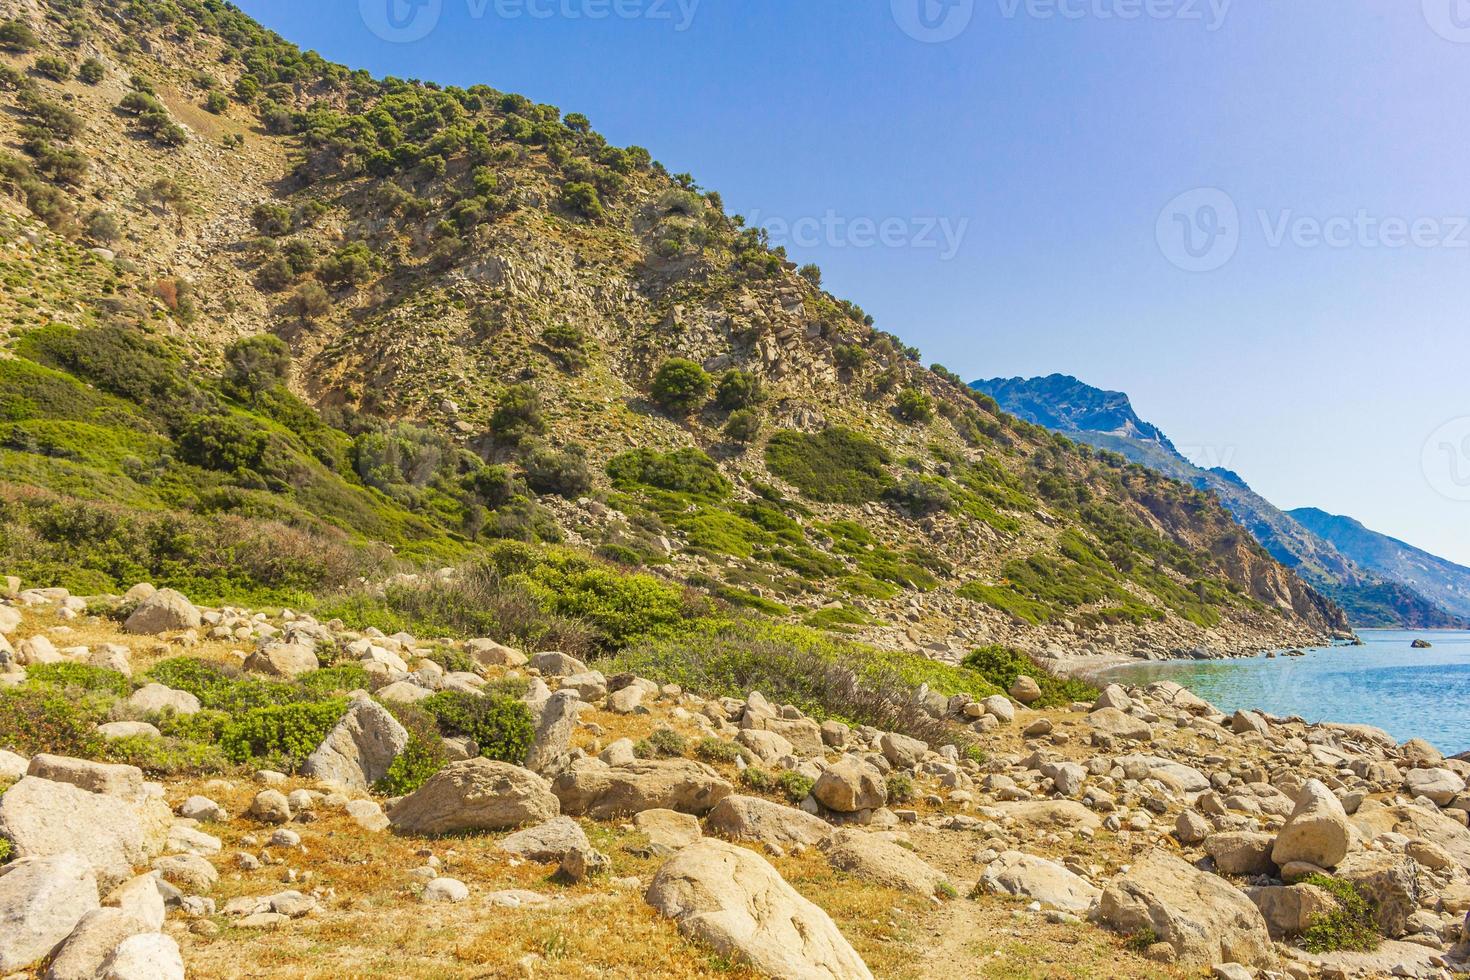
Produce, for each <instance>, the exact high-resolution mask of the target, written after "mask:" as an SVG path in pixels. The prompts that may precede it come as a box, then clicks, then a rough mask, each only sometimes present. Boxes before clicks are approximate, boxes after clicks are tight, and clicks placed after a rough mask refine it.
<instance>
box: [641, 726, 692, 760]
mask: <svg viewBox="0 0 1470 980" xmlns="http://www.w3.org/2000/svg"><path fill="white" fill-rule="evenodd" d="M688 751H689V743H688V742H687V741H685V739H684V736H683V735H680V734H679V733H678V732H676V731H674V730H673V729H672V728H660V729H658V730H656V731H655V732H653V734H651V735H649V736H648V737H647V738H644V739H639V740H638V742H637V743H636V744H634V746H633V754H634V755H636V756H638V758H640V759H677V758H681V757H682V756H683V755H684V754H685V753H686V752H688Z"/></svg>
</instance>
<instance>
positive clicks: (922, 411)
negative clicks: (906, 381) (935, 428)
mask: <svg viewBox="0 0 1470 980" xmlns="http://www.w3.org/2000/svg"><path fill="white" fill-rule="evenodd" d="M894 410H895V411H897V412H898V417H899V418H901V419H903V420H904V421H905V422H908V423H910V424H913V425H919V424H922V423H925V422H932V421H934V399H932V398H930V397H929V396H928V395H927V394H925V393H924V392H922V391H920V390H919V389H917V388H906V389H904V390H903V391H901V392H899V395H898V401H897V403H896V404H895V405H894Z"/></svg>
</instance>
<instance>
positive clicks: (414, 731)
mask: <svg viewBox="0 0 1470 980" xmlns="http://www.w3.org/2000/svg"><path fill="white" fill-rule="evenodd" d="M383 706H384V707H385V708H387V709H388V711H389V713H390V714H392V715H393V717H394V718H396V719H398V723H399V724H400V725H402V726H403V727H404V729H405V730H406V731H407V732H408V745H407V746H405V747H404V749H403V751H402V752H401V753H399V755H398V757H397V758H396V759H394V760H393V764H392V765H390V766H389V767H388V772H387V774H386V775H384V776H383V778H382V779H380V780H378V782H377V784H376V785H374V786H373V789H374V790H376V791H377V792H379V793H382V794H384V795H385V796H407V795H408V794H409V793H412V792H413V791H414V790H416V789H418V788H419V787H420V786H422V785H424V783H426V782H428V781H429V779H430V777H432V776H433V775H434V774H435V773H436V772H438V771H439V770H440V769H443V768H444V766H445V765H447V764H448V762H449V753H448V752H446V751H445V749H444V739H443V738H442V737H440V734H439V726H438V724H437V722H436V721H435V720H434V716H433V715H431V714H429V713H428V712H427V711H424V710H423V709H422V708H421V707H419V706H417V705H410V704H390V703H385V704H384V705H383Z"/></svg>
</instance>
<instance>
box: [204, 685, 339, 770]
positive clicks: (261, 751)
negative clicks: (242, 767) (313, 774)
mask: <svg viewBox="0 0 1470 980" xmlns="http://www.w3.org/2000/svg"><path fill="white" fill-rule="evenodd" d="M348 707H349V702H348V701H347V699H346V698H341V699H337V700H332V701H319V702H315V703H309V702H304V703H296V704H283V705H277V706H273V707H269V708H255V709H253V710H250V711H247V712H245V713H244V714H243V715H241V716H240V717H238V718H237V719H236V720H235V721H232V722H230V724H229V725H227V726H226V727H225V730H224V732H223V733H222V734H221V736H220V749H221V750H222V751H223V752H224V754H225V756H226V757H228V758H229V759H230V761H232V762H237V763H246V762H250V761H252V760H255V759H264V760H270V761H272V762H279V763H280V764H281V765H283V766H285V767H286V768H287V769H288V770H294V769H295V768H296V766H297V765H299V764H300V762H301V761H302V760H304V759H305V758H306V757H307V756H308V755H310V754H311V753H312V752H315V751H316V748H317V746H318V745H320V744H321V743H322V739H324V738H326V737H327V733H328V732H330V731H331V730H332V729H333V728H335V727H336V725H337V723H338V722H339V721H341V720H342V716H343V715H344V714H345V713H346V711H347V709H348Z"/></svg>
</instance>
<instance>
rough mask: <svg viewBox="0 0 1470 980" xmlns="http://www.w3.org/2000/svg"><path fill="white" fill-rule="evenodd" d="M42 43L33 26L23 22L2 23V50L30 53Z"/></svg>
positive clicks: (10, 21) (0, 22)
mask: <svg viewBox="0 0 1470 980" xmlns="http://www.w3.org/2000/svg"><path fill="white" fill-rule="evenodd" d="M40 43H41V39H40V38H39V37H37V36H36V32H35V31H34V30H32V29H31V25H30V24H27V23H26V22H25V21H23V20H5V21H0V49H3V50H5V51H29V50H31V48H34V47H35V46H36V45H38V44H40Z"/></svg>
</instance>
